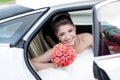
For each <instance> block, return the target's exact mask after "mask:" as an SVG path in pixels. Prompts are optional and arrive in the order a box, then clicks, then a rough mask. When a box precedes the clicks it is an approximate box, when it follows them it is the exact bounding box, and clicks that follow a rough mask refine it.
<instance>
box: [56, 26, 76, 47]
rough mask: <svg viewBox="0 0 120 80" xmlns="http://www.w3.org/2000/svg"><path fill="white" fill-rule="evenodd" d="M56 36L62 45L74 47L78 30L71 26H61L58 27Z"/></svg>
mask: <svg viewBox="0 0 120 80" xmlns="http://www.w3.org/2000/svg"><path fill="white" fill-rule="evenodd" d="M56 35H57V37H58V39H59V40H60V41H61V42H62V43H65V44H69V45H71V46H72V45H74V43H75V40H76V28H75V26H73V25H70V24H66V25H61V26H59V27H58V31H57V33H56Z"/></svg>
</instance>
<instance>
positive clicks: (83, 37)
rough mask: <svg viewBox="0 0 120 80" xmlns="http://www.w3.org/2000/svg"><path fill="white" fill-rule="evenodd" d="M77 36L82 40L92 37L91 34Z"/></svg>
mask: <svg viewBox="0 0 120 80" xmlns="http://www.w3.org/2000/svg"><path fill="white" fill-rule="evenodd" d="M77 36H78V38H82V39H86V38H92V37H93V36H92V34H90V33H81V34H78V35H77Z"/></svg>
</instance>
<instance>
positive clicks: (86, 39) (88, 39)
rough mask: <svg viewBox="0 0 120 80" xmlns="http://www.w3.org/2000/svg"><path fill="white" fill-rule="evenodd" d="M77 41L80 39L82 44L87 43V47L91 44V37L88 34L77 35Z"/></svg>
mask: <svg viewBox="0 0 120 80" xmlns="http://www.w3.org/2000/svg"><path fill="white" fill-rule="evenodd" d="M77 36H78V38H79V39H81V40H82V41H83V42H85V43H88V44H89V45H92V44H93V35H92V34H90V33H81V34H79V35H77Z"/></svg>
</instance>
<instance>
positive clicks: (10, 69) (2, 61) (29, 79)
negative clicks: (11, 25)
mask: <svg viewBox="0 0 120 80" xmlns="http://www.w3.org/2000/svg"><path fill="white" fill-rule="evenodd" d="M0 80H35V78H34V76H33V75H32V74H31V73H30V71H29V70H28V68H27V67H26V65H25V61H24V57H23V49H18V48H10V47H5V46H3V47H0Z"/></svg>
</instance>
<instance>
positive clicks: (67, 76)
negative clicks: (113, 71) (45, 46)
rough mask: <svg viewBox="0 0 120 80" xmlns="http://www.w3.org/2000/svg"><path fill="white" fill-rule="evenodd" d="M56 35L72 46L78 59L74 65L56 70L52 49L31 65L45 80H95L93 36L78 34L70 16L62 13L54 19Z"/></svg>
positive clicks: (32, 61)
mask: <svg viewBox="0 0 120 80" xmlns="http://www.w3.org/2000/svg"><path fill="white" fill-rule="evenodd" d="M52 27H53V30H54V33H55V35H56V36H57V38H58V39H59V41H60V42H61V43H63V44H68V45H70V46H72V47H73V48H74V49H75V51H76V57H75V60H74V61H73V63H72V64H70V65H69V66H66V67H61V68H60V67H58V68H55V67H56V65H55V64H54V63H49V62H50V60H51V53H52V49H49V50H48V51H46V52H45V53H44V54H43V55H40V56H38V57H35V58H33V59H31V63H32V65H33V66H34V68H35V69H36V71H38V74H39V75H40V77H41V78H42V79H43V80H93V78H94V77H93V70H92V68H93V67H92V66H93V51H92V48H90V46H91V45H92V44H93V36H92V35H91V34H90V33H81V34H78V35H77V34H76V27H75V25H74V24H73V22H72V20H71V18H70V16H69V14H67V13H60V14H58V15H56V16H55V17H54V18H53V21H52Z"/></svg>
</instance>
